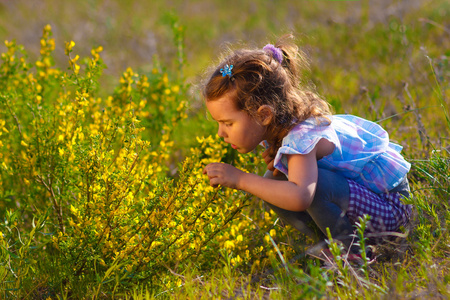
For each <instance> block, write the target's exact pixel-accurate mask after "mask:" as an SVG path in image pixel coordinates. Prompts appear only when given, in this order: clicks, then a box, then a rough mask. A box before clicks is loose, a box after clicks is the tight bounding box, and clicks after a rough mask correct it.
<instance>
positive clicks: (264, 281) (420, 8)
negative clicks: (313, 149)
mask: <svg viewBox="0 0 450 300" xmlns="http://www.w3.org/2000/svg"><path fill="white" fill-rule="evenodd" d="M374 2H375V1H325V0H323V1H319V0H316V1H312V0H311V1H306V0H304V1H287V0H286V1H284V0H283V1H234V0H231V1H189V2H186V1H178V0H174V1H94V0H92V1H88V0H83V1H73V3H72V2H70V3H69V2H67V1H57V0H48V1H40V2H38V1H25V0H22V1H7V0H0V40H1V42H2V43H1V45H0V53H1V57H0V298H1V299H91V298H92V299H165V298H175V299H180V298H181V299H211V298H212V299H222V298H224V299H330V298H342V299H380V298H381V299H404V298H425V299H441V298H444V299H445V298H450V283H449V282H450V275H449V272H448V270H449V268H450V245H449V240H450V235H449V232H448V227H449V225H450V210H449V205H450V171H449V168H450V156H449V151H450V113H449V110H450V99H449V98H450V88H449V74H450V67H449V56H450V23H449V20H450V18H449V16H450V4H449V3H448V1H444V0H436V1H425V0H423V1H377V2H376V3H374ZM288 32H289V33H293V34H294V35H295V36H296V38H297V42H298V45H299V46H300V47H302V49H303V50H305V52H306V53H307V54H308V57H309V59H310V63H311V69H310V70H308V71H307V72H305V74H304V75H305V80H308V81H310V82H311V84H312V85H314V86H315V88H316V90H317V92H318V93H319V94H320V95H321V96H322V97H323V98H325V99H327V100H328V101H329V102H330V103H331V105H332V107H333V111H334V112H335V113H340V114H342V113H351V114H355V115H358V116H361V117H364V118H367V119H369V120H372V121H375V122H378V123H379V124H380V125H382V126H383V127H384V128H386V129H387V131H388V132H389V133H390V138H391V140H392V141H395V142H396V143H398V144H401V145H402V146H403V155H404V156H405V157H406V158H407V160H408V161H409V162H411V164H412V170H411V172H410V174H409V176H408V178H409V181H410V183H411V188H412V193H411V197H410V198H409V199H406V200H405V201H406V202H407V203H410V204H413V207H414V208H413V219H412V222H411V224H410V226H408V227H407V228H403V230H402V233H401V234H398V235H396V236H393V238H392V239H391V241H390V242H389V243H385V244H382V245H379V246H378V247H377V248H376V251H375V254H376V256H377V259H376V262H375V263H372V264H369V263H368V262H367V261H365V263H364V264H363V265H361V266H355V265H351V264H349V263H348V262H347V261H346V260H345V259H342V258H341V249H340V248H339V245H338V244H336V243H335V242H334V241H333V240H332V239H331V238H330V239H329V240H328V243H329V244H330V248H331V249H332V252H333V254H334V257H335V260H334V261H333V262H331V263H328V264H324V262H323V261H320V260H319V259H318V258H314V257H311V256H308V255H306V254H305V253H306V250H307V249H308V248H309V247H311V246H314V245H313V241H311V240H308V239H307V238H306V237H305V236H302V235H301V234H300V233H298V232H296V231H295V230H294V229H292V228H291V227H289V226H284V225H283V224H282V222H281V221H280V220H278V218H277V216H276V214H274V212H273V211H270V210H269V209H268V208H267V207H265V206H264V205H263V204H262V202H261V200H259V199H257V198H255V197H252V196H251V195H247V194H245V193H242V192H239V191H235V190H231V189H224V188H212V187H210V186H209V184H208V181H207V178H206V177H205V175H203V174H202V170H203V168H204V166H205V165H206V164H208V163H210V162H218V161H221V162H227V163H231V164H233V165H235V166H237V167H239V168H241V169H243V170H246V171H248V172H254V173H258V174H263V173H264V171H265V164H264V162H263V160H262V158H261V152H260V151H261V149H259V150H257V151H254V152H253V153H250V154H246V155H241V154H239V153H237V152H235V151H234V150H233V149H232V148H231V147H229V146H228V145H227V144H225V143H223V142H222V141H221V140H220V139H219V138H218V137H217V136H216V130H217V128H216V124H215V122H213V120H212V119H211V118H210V117H209V116H208V114H207V113H206V110H205V107H204V103H203V99H202V98H201V96H200V94H201V93H200V90H199V86H200V85H201V81H202V79H204V78H205V74H207V70H208V68H209V67H211V66H212V65H215V63H216V62H217V59H218V58H219V57H220V55H221V54H222V53H223V51H224V50H226V49H228V48H229V47H231V48H236V47H243V46H245V47H261V48H262V47H263V46H264V45H266V44H267V43H269V42H275V40H276V38H277V37H278V36H280V35H282V34H284V33H288ZM360 225H361V226H364V220H361V224H360ZM357 232H358V234H360V235H361V237H362V241H363V242H364V241H365V237H364V233H363V230H359V231H357Z"/></svg>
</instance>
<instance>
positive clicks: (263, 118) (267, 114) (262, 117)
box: [256, 105, 273, 126]
mask: <svg viewBox="0 0 450 300" xmlns="http://www.w3.org/2000/svg"><path fill="white" fill-rule="evenodd" d="M256 113H257V117H258V121H259V122H260V123H261V124H262V125H264V126H267V125H269V124H270V123H271V122H272V119H273V111H272V107H270V106H269V105H262V106H260V107H259V108H258V111H257V112H256Z"/></svg>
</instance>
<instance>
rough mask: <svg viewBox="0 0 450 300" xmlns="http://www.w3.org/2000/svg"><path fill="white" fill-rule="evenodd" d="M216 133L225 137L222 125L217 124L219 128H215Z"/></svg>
mask: <svg viewBox="0 0 450 300" xmlns="http://www.w3.org/2000/svg"><path fill="white" fill-rule="evenodd" d="M217 135H218V136H219V137H221V138H225V137H226V133H225V130H223V125H222V124H219V129H218V130H217Z"/></svg>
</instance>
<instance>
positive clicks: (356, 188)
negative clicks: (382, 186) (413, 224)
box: [347, 180, 411, 233]
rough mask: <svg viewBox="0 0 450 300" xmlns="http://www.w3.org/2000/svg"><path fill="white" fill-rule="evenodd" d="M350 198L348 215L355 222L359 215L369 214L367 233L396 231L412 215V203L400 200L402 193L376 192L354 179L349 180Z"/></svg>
mask: <svg viewBox="0 0 450 300" xmlns="http://www.w3.org/2000/svg"><path fill="white" fill-rule="evenodd" d="M347 181H348V184H349V187H350V199H349V205H348V211H347V216H348V218H349V220H350V222H352V223H353V224H354V223H355V222H359V220H358V217H362V216H363V215H369V216H370V220H369V222H368V223H367V229H366V233H380V232H394V231H398V229H399V228H400V226H405V225H406V224H407V223H408V221H409V218H410V216H411V205H405V204H403V203H402V201H401V200H400V199H401V198H402V197H403V196H402V195H401V194H400V193H383V194H375V193H374V192H372V191H370V190H369V189H367V188H366V187H364V186H362V185H360V184H358V183H356V182H355V181H353V180H347Z"/></svg>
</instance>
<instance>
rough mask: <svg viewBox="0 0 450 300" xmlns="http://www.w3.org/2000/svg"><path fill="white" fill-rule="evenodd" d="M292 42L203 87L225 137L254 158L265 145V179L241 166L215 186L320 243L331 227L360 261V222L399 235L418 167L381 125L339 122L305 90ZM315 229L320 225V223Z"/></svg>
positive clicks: (248, 54) (249, 56)
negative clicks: (263, 205) (237, 193)
mask: <svg viewBox="0 0 450 300" xmlns="http://www.w3.org/2000/svg"><path fill="white" fill-rule="evenodd" d="M307 66H308V65H307V63H306V60H305V58H304V55H303V53H302V52H301V51H300V50H299V49H298V47H297V46H296V45H295V44H294V43H293V39H292V36H291V35H287V36H283V37H282V38H281V39H280V40H279V41H278V42H277V43H276V44H275V45H271V44H269V45H266V46H265V47H264V48H263V49H256V50H238V51H235V52H234V53H232V54H231V55H229V56H228V57H227V58H225V59H224V60H223V62H222V63H220V65H219V66H218V67H217V69H215V70H214V71H213V73H212V75H211V77H210V78H209V80H208V81H207V82H206V84H205V85H204V88H203V96H204V97H205V99H206V106H207V109H208V111H209V112H210V114H211V116H212V118H213V119H214V120H215V121H216V122H217V123H218V125H219V129H218V135H219V136H220V137H222V138H223V139H224V140H225V142H227V143H230V144H231V146H232V147H233V149H236V150H237V151H238V152H240V153H248V152H250V151H252V150H254V149H255V148H256V147H257V146H258V145H260V144H261V145H263V146H265V147H266V150H265V151H264V153H263V154H262V155H263V158H264V160H265V162H266V164H267V168H268V171H267V172H266V174H265V175H264V177H261V176H258V175H255V174H251V173H246V172H243V171H241V170H239V169H237V168H235V167H233V166H232V165H229V164H224V163H211V164H209V165H207V166H206V167H205V169H204V173H205V174H207V176H208V178H209V180H210V184H211V185H212V186H218V185H222V186H225V187H229V188H234V189H239V190H243V191H246V192H249V193H251V194H253V195H255V196H257V197H259V198H261V199H262V200H264V201H265V202H267V203H268V204H269V206H270V207H271V208H272V209H273V210H274V211H275V212H276V213H277V214H278V215H279V216H280V218H281V219H283V220H284V221H285V222H287V223H289V224H291V225H292V226H293V227H295V228H296V229H298V230H299V231H301V232H303V233H305V234H307V235H309V236H311V237H315V236H317V235H316V233H315V232H316V230H315V228H319V230H320V231H319V235H320V236H321V238H324V237H325V234H326V229H327V227H328V228H329V229H330V232H331V234H332V236H333V238H336V239H338V240H341V241H342V242H343V244H344V245H345V246H346V247H347V248H348V250H349V253H352V254H353V255H357V256H358V255H359V252H358V251H359V248H358V247H357V245H355V242H354V237H353V236H354V235H353V232H354V226H353V225H354V224H355V222H358V217H362V216H363V215H365V214H367V215H369V216H370V221H369V223H368V224H367V226H368V229H367V230H366V233H368V234H369V235H370V234H371V235H372V236H376V235H381V234H380V233H382V232H393V231H398V230H399V228H400V227H401V226H404V225H406V224H407V223H408V221H409V218H410V213H411V207H410V206H409V205H404V204H403V203H402V202H401V201H400V199H401V198H402V197H408V196H409V185H408V181H407V178H406V175H407V173H408V171H409V169H410V164H409V163H408V162H407V161H405V160H404V158H403V157H402V156H401V155H400V154H399V152H400V151H401V149H402V147H401V146H399V145H397V144H394V143H391V142H389V136H388V134H387V132H386V131H385V130H384V129H383V128H381V127H380V126H379V125H377V124H375V123H373V122H370V121H367V120H365V119H361V118H359V117H355V116H351V115H334V116H332V114H331V111H330V108H329V105H328V103H327V102H326V101H324V100H323V99H321V98H320V97H319V96H318V95H317V94H315V93H314V92H312V91H310V90H308V89H307V88H306V87H303V86H302V80H301V78H300V71H301V70H302V67H307ZM314 224H315V225H314Z"/></svg>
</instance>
